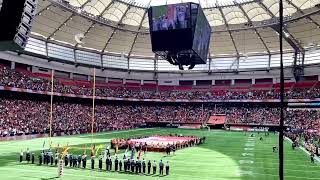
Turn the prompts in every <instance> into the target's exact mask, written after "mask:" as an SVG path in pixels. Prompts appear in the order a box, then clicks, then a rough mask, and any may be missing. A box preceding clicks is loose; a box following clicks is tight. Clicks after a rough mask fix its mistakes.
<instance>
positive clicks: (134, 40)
mask: <svg viewBox="0 0 320 180" xmlns="http://www.w3.org/2000/svg"><path fill="white" fill-rule="evenodd" d="M147 14H148V11H145V12H144V14H143V16H142V20H141V21H140V24H139V29H138V32H137V33H136V35H135V37H134V39H133V42H132V44H131V47H130V51H129V53H128V57H130V56H131V53H132V51H133V46H134V45H135V44H136V41H137V39H138V36H139V33H140V30H141V28H142V23H143V20H144V18H145V17H146V15H147Z"/></svg>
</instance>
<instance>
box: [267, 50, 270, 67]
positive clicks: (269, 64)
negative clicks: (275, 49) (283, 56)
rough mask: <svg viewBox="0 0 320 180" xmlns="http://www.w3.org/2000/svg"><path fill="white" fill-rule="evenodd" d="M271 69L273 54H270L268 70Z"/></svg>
mask: <svg viewBox="0 0 320 180" xmlns="http://www.w3.org/2000/svg"><path fill="white" fill-rule="evenodd" d="M270 69H271V54H269V59H268V67H267V70H270Z"/></svg>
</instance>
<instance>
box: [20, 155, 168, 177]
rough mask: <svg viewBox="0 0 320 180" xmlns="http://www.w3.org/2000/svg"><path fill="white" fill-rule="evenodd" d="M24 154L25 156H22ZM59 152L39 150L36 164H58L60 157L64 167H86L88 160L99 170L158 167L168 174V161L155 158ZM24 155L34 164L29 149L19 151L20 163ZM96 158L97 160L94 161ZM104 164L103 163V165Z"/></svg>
mask: <svg viewBox="0 0 320 180" xmlns="http://www.w3.org/2000/svg"><path fill="white" fill-rule="evenodd" d="M24 154H25V156H24ZM61 156H63V155H62V154H61V153H59V152H57V151H56V152H55V153H53V152H52V151H51V150H50V149H49V150H48V151H47V152H45V151H41V152H40V154H39V156H38V160H39V164H38V165H40V166H41V165H48V166H49V165H50V166H58V163H59V160H60V159H61V158H62V160H63V161H64V164H63V165H64V167H70V168H83V169H86V168H87V161H88V160H90V162H91V163H90V166H91V167H90V168H91V169H95V168H96V165H98V169H99V170H103V166H104V167H105V170H106V171H116V172H128V173H129V172H131V173H136V174H141V173H142V174H156V173H157V169H159V174H160V175H164V174H166V175H169V170H170V165H169V161H167V162H163V161H162V160H160V161H159V162H156V160H154V161H151V160H148V161H146V160H145V159H144V158H143V159H141V158H140V157H137V158H136V159H134V158H132V159H130V158H127V157H126V155H124V157H123V159H119V158H118V157H117V155H115V156H114V158H113V159H112V157H111V155H110V154H109V153H108V155H107V157H106V158H105V156H104V155H103V154H102V153H101V154H100V155H99V156H98V157H96V156H94V155H92V156H91V157H90V159H89V158H88V157H87V154H82V155H76V154H65V155H64V156H63V157H61ZM24 157H25V161H27V163H30V162H31V163H32V164H34V163H35V162H34V161H35V156H34V153H31V152H30V151H29V149H27V151H26V152H25V153H24V152H23V151H21V153H20V157H19V161H20V163H21V162H23V160H24ZM96 160H97V161H98V162H96ZM104 164H105V165H104Z"/></svg>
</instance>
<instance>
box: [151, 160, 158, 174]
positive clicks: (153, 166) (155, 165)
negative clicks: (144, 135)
mask: <svg viewBox="0 0 320 180" xmlns="http://www.w3.org/2000/svg"><path fill="white" fill-rule="evenodd" d="M156 173H157V163H156V161H155V160H154V161H153V163H152V174H156Z"/></svg>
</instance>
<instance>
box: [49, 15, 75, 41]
mask: <svg viewBox="0 0 320 180" xmlns="http://www.w3.org/2000/svg"><path fill="white" fill-rule="evenodd" d="M73 16H74V14H71V16H69V17H68V18H67V19H66V20H65V21H63V22H62V23H61V24H60V25H59V27H58V28H57V29H55V30H54V31H53V32H52V33H51V34H50V35H49V36H48V37H47V40H49V39H51V38H52V36H54V35H55V34H56V32H58V31H59V30H60V29H61V28H62V27H63V26H65V25H66V23H67V22H68V21H69V20H72V17H73Z"/></svg>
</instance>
